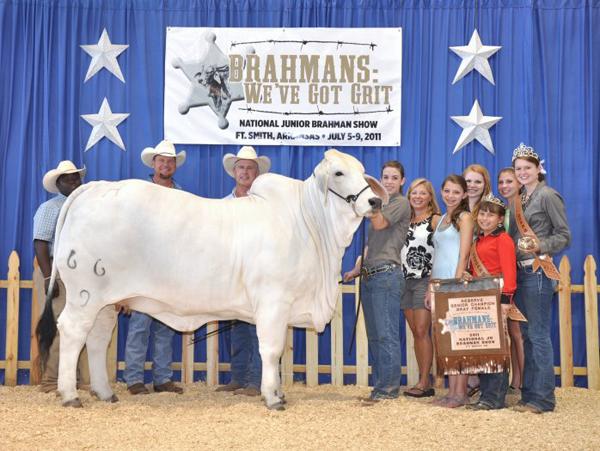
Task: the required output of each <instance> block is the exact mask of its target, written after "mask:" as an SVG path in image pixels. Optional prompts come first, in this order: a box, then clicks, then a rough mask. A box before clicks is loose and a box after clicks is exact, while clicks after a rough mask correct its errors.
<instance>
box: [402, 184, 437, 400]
mask: <svg viewBox="0 0 600 451" xmlns="http://www.w3.org/2000/svg"><path fill="white" fill-rule="evenodd" d="M408 201H409V203H410V209H411V222H410V226H409V228H408V233H407V235H406V241H405V243H404V247H403V248H402V252H401V257H402V271H403V273H404V278H405V280H406V286H405V290H404V295H403V296H402V301H401V302H400V307H401V308H402V309H403V310H404V316H405V318H406V320H407V321H408V325H409V326H410V330H411V331H412V334H413V337H414V346H415V356H416V358H417V364H418V365H419V382H417V384H416V385H415V386H414V387H412V388H410V389H408V390H406V391H405V392H404V395H405V396H411V397H414V398H423V397H427V396H434V395H435V391H434V389H433V388H432V387H431V380H430V377H429V373H430V372H431V362H432V359H433V346H432V343H431V336H430V335H429V328H430V326H431V312H430V311H429V310H428V309H426V308H425V296H426V293H427V286H428V283H429V276H430V275H431V265H432V261H433V252H434V248H433V231H434V230H435V229H436V227H437V225H438V222H439V220H440V217H441V215H440V208H439V206H438V204H437V201H436V199H435V192H434V190H433V186H432V185H431V182H429V180H426V179H423V178H419V179H416V180H414V181H413V182H412V183H411V185H410V187H409V188H408Z"/></svg>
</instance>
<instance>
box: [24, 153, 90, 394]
mask: <svg viewBox="0 0 600 451" xmlns="http://www.w3.org/2000/svg"><path fill="white" fill-rule="evenodd" d="M84 176H85V167H83V168H77V167H76V166H75V165H74V164H73V162H71V161H68V160H65V161H61V162H60V163H59V164H58V166H57V167H56V168H55V169H51V170H50V171H48V172H47V173H46V174H45V175H44V179H43V181H42V183H43V185H44V188H45V189H46V191H48V192H49V193H52V194H56V196H54V197H53V198H51V199H50V200H48V201H46V202H44V203H43V204H41V205H40V206H39V207H38V209H37V211H36V212H35V215H34V217H33V248H34V251H35V256H36V258H37V261H38V264H39V265H40V270H41V272H42V274H43V275H44V291H45V292H46V293H47V292H48V284H49V282H50V274H51V272H52V255H53V243H54V232H55V230H56V223H57V221H58V215H59V213H60V209H61V207H62V206H63V204H64V203H65V201H66V200H67V197H68V196H69V195H70V194H71V193H72V192H73V191H75V190H76V189H77V188H78V187H79V186H80V185H81V183H82V178H83V177H84ZM52 295H53V296H52V297H53V299H52V312H53V314H54V321H56V318H58V315H60V313H61V312H62V311H63V309H64V308H65V303H66V297H65V287H64V285H63V283H62V281H61V280H60V277H58V278H57V280H56V283H55V284H54V288H53V293H52ZM40 327H42V326H41V325H38V328H37V329H38V330H39V328H40ZM36 335H38V336H39V333H38V332H37V331H36ZM59 343H60V340H59V337H58V335H56V337H55V338H54V341H53V342H52V344H51V345H50V349H49V352H48V360H47V361H46V362H42V369H43V374H42V383H41V385H40V390H41V391H43V392H44V393H49V392H51V391H54V390H56V386H57V381H58V360H59V348H60V345H59ZM84 352H85V351H84ZM79 375H80V378H81V379H82V380H84V381H88V380H89V371H88V366H87V358H85V357H84V358H81V359H80V364H79Z"/></svg>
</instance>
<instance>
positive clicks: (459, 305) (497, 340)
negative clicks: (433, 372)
mask: <svg viewBox="0 0 600 451" xmlns="http://www.w3.org/2000/svg"><path fill="white" fill-rule="evenodd" d="M501 281H502V279H500V278H497V277H480V278H475V279H473V280H472V281H470V282H468V283H467V282H464V281H463V280H462V279H434V280H432V285H431V286H432V289H433V292H432V295H431V319H432V334H433V344H434V347H435V351H436V363H437V369H438V374H440V375H441V374H475V373H499V372H501V371H504V370H505V369H506V368H508V367H509V365H510V347H509V345H508V336H507V335H508V334H507V330H506V320H504V319H503V318H502V311H501V306H500V294H501Z"/></svg>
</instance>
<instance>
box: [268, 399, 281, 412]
mask: <svg viewBox="0 0 600 451" xmlns="http://www.w3.org/2000/svg"><path fill="white" fill-rule="evenodd" d="M267 408H268V409H269V410H285V406H284V405H283V402H281V401H279V402H276V403H275V404H273V405H271V406H269V405H268V406H267Z"/></svg>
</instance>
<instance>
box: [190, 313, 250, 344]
mask: <svg viewBox="0 0 600 451" xmlns="http://www.w3.org/2000/svg"><path fill="white" fill-rule="evenodd" d="M238 322H239V321H238V320H237V319H233V320H231V321H229V324H226V325H225V326H221V327H219V328H218V329H217V330H213V331H212V332H207V333H205V334H204V335H201V336H199V337H194V339H193V340H191V341H190V343H189V344H190V345H195V344H196V343H201V342H203V341H204V340H206V339H208V338H210V337H212V336H213V335H219V334H220V333H221V332H225V331H228V330H229V329H231V328H233V326H235V325H236V324H237V323H238Z"/></svg>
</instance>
